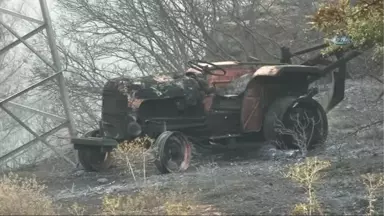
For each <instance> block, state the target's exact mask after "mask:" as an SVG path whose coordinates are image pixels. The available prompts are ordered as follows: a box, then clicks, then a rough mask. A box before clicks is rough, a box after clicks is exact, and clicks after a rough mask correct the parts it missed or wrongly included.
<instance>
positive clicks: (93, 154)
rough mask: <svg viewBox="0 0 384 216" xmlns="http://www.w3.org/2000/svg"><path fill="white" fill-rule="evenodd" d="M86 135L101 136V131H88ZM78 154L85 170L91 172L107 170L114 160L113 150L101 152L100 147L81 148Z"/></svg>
mask: <svg viewBox="0 0 384 216" xmlns="http://www.w3.org/2000/svg"><path fill="white" fill-rule="evenodd" d="M84 137H99V131H98V130H93V131H90V132H87V133H86V134H84ZM77 155H78V158H79V162H80V164H81V165H82V166H83V168H84V170H85V171H89V172H93V171H96V172H101V171H104V170H107V169H109V168H110V167H111V165H112V162H113V160H112V155H111V152H101V151H100V149H98V148H85V149H79V150H78V151H77Z"/></svg>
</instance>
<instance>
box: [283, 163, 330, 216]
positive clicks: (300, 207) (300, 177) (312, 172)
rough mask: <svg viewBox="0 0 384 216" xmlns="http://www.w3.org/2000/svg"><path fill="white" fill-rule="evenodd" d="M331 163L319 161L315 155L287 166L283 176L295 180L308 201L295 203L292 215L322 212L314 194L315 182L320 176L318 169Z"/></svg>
mask: <svg viewBox="0 0 384 216" xmlns="http://www.w3.org/2000/svg"><path fill="white" fill-rule="evenodd" d="M330 165H331V163H330V162H329V161H321V160H318V159H317V158H316V157H314V158H306V160H305V161H304V162H301V163H298V164H294V165H292V166H290V167H289V169H288V172H287V173H285V177H288V178H291V179H293V180H294V181H297V182H298V183H299V184H300V185H301V186H302V187H303V188H305V189H306V191H307V196H308V197H307V199H308V203H300V204H297V205H296V206H295V208H294V210H293V212H292V214H293V215H313V214H322V211H321V207H320V205H319V203H318V201H317V198H316V194H315V188H314V186H315V184H316V183H318V181H319V179H320V178H321V175H320V171H321V170H323V169H325V168H328V167H329V166H330Z"/></svg>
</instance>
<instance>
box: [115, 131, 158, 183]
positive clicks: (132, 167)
mask: <svg viewBox="0 0 384 216" xmlns="http://www.w3.org/2000/svg"><path fill="white" fill-rule="evenodd" d="M153 141H154V140H153V139H152V138H150V137H148V136H144V137H138V138H136V139H134V140H132V141H130V142H127V141H125V142H123V143H120V144H119V146H118V147H117V148H116V149H114V151H113V155H114V158H115V160H116V163H117V165H120V166H122V167H124V171H125V173H130V174H131V175H132V176H133V178H134V180H135V181H136V176H137V175H142V176H144V179H145V175H146V163H147V161H148V157H146V156H147V154H146V151H147V149H149V148H150V146H151V145H152V143H153Z"/></svg>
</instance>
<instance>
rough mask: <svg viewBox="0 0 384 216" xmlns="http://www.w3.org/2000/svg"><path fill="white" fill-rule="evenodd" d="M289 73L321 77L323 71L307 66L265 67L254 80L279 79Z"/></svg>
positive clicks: (254, 75)
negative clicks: (260, 78) (262, 78)
mask: <svg viewBox="0 0 384 216" xmlns="http://www.w3.org/2000/svg"><path fill="white" fill-rule="evenodd" d="M287 73H290V74H291V73H296V74H303V75H304V74H308V75H321V74H322V70H320V69H319V68H318V67H314V66H307V65H271V66H263V67H260V68H259V69H257V70H256V71H255V72H254V73H253V76H252V77H253V78H255V77H258V76H271V77H277V76H282V75H285V74H287Z"/></svg>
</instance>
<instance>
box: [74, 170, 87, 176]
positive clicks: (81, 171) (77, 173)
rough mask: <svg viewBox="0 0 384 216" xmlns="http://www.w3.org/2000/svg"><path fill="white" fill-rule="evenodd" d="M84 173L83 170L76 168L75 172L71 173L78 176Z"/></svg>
mask: <svg viewBox="0 0 384 216" xmlns="http://www.w3.org/2000/svg"><path fill="white" fill-rule="evenodd" d="M84 173H85V171H84V170H77V171H76V172H74V173H73V175H74V176H77V177H78V176H81V175H83V174H84Z"/></svg>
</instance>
